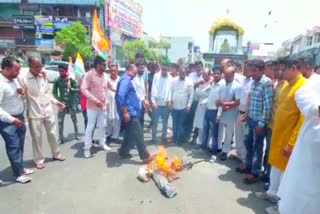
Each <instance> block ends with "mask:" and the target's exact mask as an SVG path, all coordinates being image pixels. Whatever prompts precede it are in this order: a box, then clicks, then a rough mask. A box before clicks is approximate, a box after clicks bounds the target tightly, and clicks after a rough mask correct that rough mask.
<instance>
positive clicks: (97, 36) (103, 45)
mask: <svg viewBox="0 0 320 214" xmlns="http://www.w3.org/2000/svg"><path fill="white" fill-rule="evenodd" d="M92 46H93V48H94V49H95V50H96V51H97V52H98V55H99V56H101V57H103V58H104V59H106V58H107V55H106V52H107V51H109V50H110V41H109V40H108V38H107V37H105V35H104V34H103V32H102V30H101V28H100V24H99V19H98V16H97V11H96V10H95V11H94V13H93V26H92Z"/></svg>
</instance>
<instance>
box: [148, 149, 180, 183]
mask: <svg viewBox="0 0 320 214" xmlns="http://www.w3.org/2000/svg"><path fill="white" fill-rule="evenodd" d="M167 159H168V157H167V151H166V149H165V148H164V147H163V146H159V148H158V153H157V155H156V157H155V158H154V160H153V161H152V162H151V163H150V164H149V165H148V168H150V169H152V170H157V171H158V172H159V173H161V174H162V175H164V176H166V177H169V176H171V175H173V174H175V173H176V172H177V171H181V170H182V164H181V161H180V160H179V158H178V157H177V156H175V157H174V158H173V160H172V161H171V162H170V165H169V164H168V163H167V161H166V160H167Z"/></svg>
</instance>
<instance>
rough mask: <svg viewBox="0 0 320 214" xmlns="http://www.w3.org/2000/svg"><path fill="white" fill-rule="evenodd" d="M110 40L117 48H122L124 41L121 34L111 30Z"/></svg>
mask: <svg viewBox="0 0 320 214" xmlns="http://www.w3.org/2000/svg"><path fill="white" fill-rule="evenodd" d="M110 39H111V42H112V44H114V45H117V46H122V39H121V33H119V32H117V31H115V30H111V34H110Z"/></svg>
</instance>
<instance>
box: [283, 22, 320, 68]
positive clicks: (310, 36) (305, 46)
mask: <svg viewBox="0 0 320 214" xmlns="http://www.w3.org/2000/svg"><path fill="white" fill-rule="evenodd" d="M279 53H280V54H279V55H280V56H289V55H292V56H297V57H299V56H308V57H312V59H313V65H314V66H320V26H315V27H313V28H312V29H310V30H307V32H306V33H305V34H301V35H299V36H296V37H295V38H294V39H292V40H287V41H285V42H283V43H282V48H281V50H280V51H279Z"/></svg>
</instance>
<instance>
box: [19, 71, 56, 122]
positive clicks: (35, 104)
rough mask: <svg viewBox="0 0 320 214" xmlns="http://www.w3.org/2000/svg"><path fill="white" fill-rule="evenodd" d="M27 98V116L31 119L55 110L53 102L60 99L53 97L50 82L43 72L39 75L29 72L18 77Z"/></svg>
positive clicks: (50, 113)
mask: <svg viewBox="0 0 320 214" xmlns="http://www.w3.org/2000/svg"><path fill="white" fill-rule="evenodd" d="M18 81H19V83H20V85H21V87H22V88H23V89H24V92H25V95H26V100H27V116H28V118H31V119H39V118H46V117H49V116H51V115H52V114H53V113H54V112H53V108H52V104H51V103H54V104H55V103H57V102H58V101H57V100H56V99H55V98H54V97H53V95H52V91H51V89H50V85H49V82H48V80H47V79H46V78H44V77H43V76H42V75H41V74H40V75H39V76H38V77H35V76H33V75H32V74H31V73H30V72H28V73H27V74H26V75H25V76H21V77H19V79H18Z"/></svg>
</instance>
